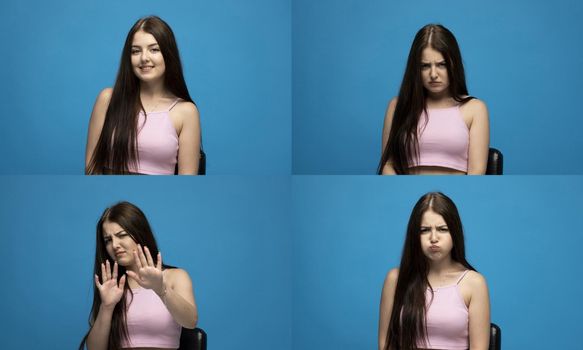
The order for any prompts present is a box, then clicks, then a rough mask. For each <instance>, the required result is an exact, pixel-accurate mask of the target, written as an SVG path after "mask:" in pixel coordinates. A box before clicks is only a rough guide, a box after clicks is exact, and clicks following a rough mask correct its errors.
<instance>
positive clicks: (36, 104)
mask: <svg viewBox="0 0 583 350" xmlns="http://www.w3.org/2000/svg"><path fill="white" fill-rule="evenodd" d="M150 14H156V15H159V16H160V17H162V19H164V20H165V21H167V22H168V24H169V25H170V26H171V27H172V29H173V31H174V34H175V36H176V40H177V42H178V48H179V50H180V55H181V58H182V63H183V68H184V74H185V78H186V83H187V85H188V88H189V90H190V94H191V96H192V98H193V99H194V101H195V102H196V104H197V105H198V108H199V111H200V114H201V124H202V130H203V144H204V149H205V151H206V153H207V155H208V174H209V175H210V174H259V175H266V174H268V175H269V174H279V175H285V174H290V173H291V1H290V0H249V1H237V0H217V1H189V0H179V1H171V2H167V1H136V0H124V1H115V0H105V1H98V2H90V1H65V0H56V1H49V2H47V1H16V0H9V1H5V2H3V4H2V12H1V14H0V39H1V40H2V45H3V48H4V52H3V54H2V55H1V57H2V58H1V60H2V65H1V66H2V68H0V69H1V71H0V72H1V73H2V84H0V95H1V96H2V113H3V118H2V128H1V129H0V158H1V159H2V163H1V165H0V174H82V173H83V169H84V164H85V163H84V162H85V142H86V137H87V127H88V123H89V116H90V114H91V110H92V108H93V104H94V102H95V99H96V97H97V95H98V93H99V92H100V91H101V90H102V89H103V88H105V87H107V86H113V83H114V82H115V77H116V74H117V69H118V65H119V60H120V56H121V50H122V47H123V44H124V41H125V37H126V35H127V33H128V31H129V29H130V27H131V26H132V25H133V24H134V22H135V21H136V20H137V19H138V18H140V17H142V16H146V15H150Z"/></svg>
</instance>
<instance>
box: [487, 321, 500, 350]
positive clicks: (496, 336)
mask: <svg viewBox="0 0 583 350" xmlns="http://www.w3.org/2000/svg"><path fill="white" fill-rule="evenodd" d="M501 343H502V333H501V332H500V327H498V326H497V325H495V324H494V323H491V324H490V346H489V347H488V350H500V344H501Z"/></svg>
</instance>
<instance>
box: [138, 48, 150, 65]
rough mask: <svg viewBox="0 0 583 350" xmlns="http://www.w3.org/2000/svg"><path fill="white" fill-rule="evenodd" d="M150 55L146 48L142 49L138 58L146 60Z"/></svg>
mask: <svg viewBox="0 0 583 350" xmlns="http://www.w3.org/2000/svg"><path fill="white" fill-rule="evenodd" d="M149 59H150V57H149V56H148V50H142V54H141V55H140V60H141V61H142V62H148V60H149Z"/></svg>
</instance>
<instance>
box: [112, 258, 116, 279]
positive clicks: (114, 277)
mask: <svg viewBox="0 0 583 350" xmlns="http://www.w3.org/2000/svg"><path fill="white" fill-rule="evenodd" d="M112 277H113V279H114V280H116V281H117V261H116V262H114V263H113V276H112Z"/></svg>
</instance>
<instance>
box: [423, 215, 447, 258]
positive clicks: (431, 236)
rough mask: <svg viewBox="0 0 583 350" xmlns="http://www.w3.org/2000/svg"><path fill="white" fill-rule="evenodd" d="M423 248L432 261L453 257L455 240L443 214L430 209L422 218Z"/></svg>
mask: <svg viewBox="0 0 583 350" xmlns="http://www.w3.org/2000/svg"><path fill="white" fill-rule="evenodd" d="M420 237H421V249H422V250H423V254H425V256H426V257H427V258H428V259H429V260H430V261H439V260H442V259H444V258H448V257H451V250H452V248H453V242H452V239H451V235H450V233H449V228H448V227H447V224H446V223H445V220H444V219H443V216H441V215H439V214H437V213H435V212H434V211H433V210H431V209H430V210H428V211H426V212H425V213H424V214H423V217H422V218H421V228H420Z"/></svg>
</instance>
